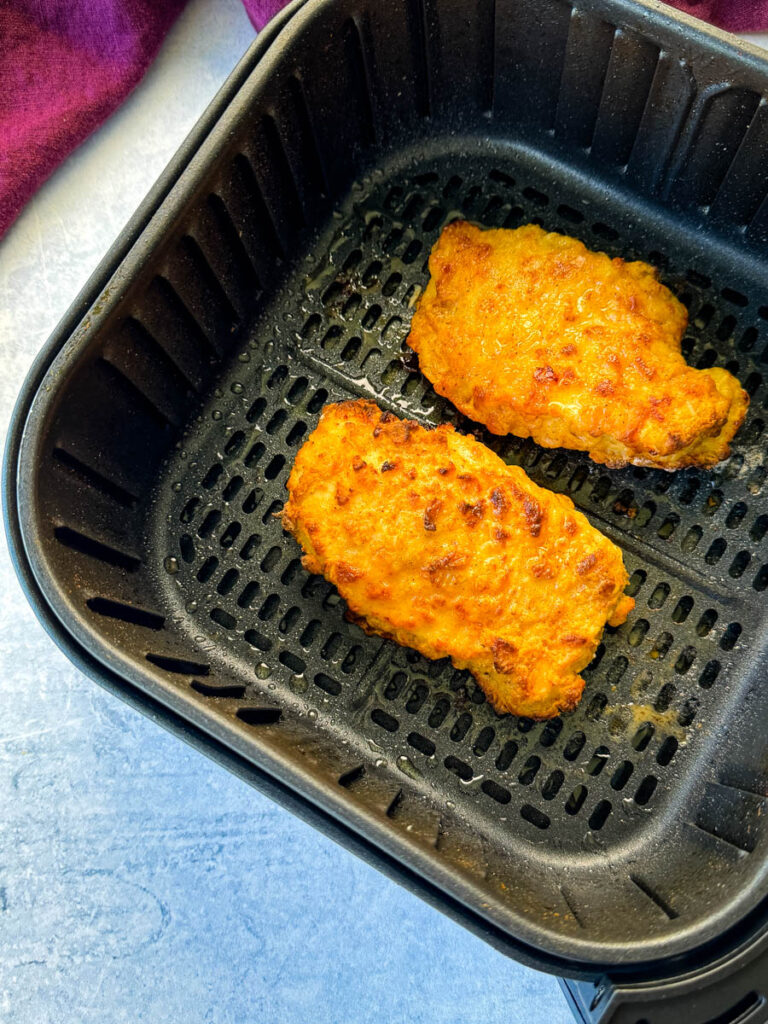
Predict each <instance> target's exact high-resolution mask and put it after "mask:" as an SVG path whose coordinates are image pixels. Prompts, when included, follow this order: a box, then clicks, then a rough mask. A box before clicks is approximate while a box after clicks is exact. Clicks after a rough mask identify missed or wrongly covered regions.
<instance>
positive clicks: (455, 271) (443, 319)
mask: <svg viewBox="0 0 768 1024" xmlns="http://www.w3.org/2000/svg"><path fill="white" fill-rule="evenodd" d="M429 270H430V275H431V277H430V281H429V284H428V285H427V287H426V289H425V291H424V294H423V296H422V298H421V301H420V303H419V306H418V308H417V310H416V313H415V314H414V317H413V322H412V324H411V332H410V336H409V338H408V343H409V345H410V346H411V347H412V348H413V349H414V351H415V352H417V353H418V356H419V364H420V367H421V371H422V373H423V374H424V376H425V377H427V378H428V380H430V381H431V383H432V385H433V386H434V389H435V391H437V393H438V394H440V395H443V396H444V397H446V398H448V399H450V401H451V402H453V404H454V405H455V406H457V407H458V408H459V409H460V410H461V412H463V413H464V414H465V415H467V416H469V417H471V418H472V419H473V420H477V421H478V422H480V423H484V424H485V425H486V426H487V427H488V429H489V430H490V431H491V432H492V433H494V434H516V435H517V436H518V437H532V438H533V439H534V441H536V442H537V443H538V444H540V445H543V446H544V447H545V448H559V447H563V448H575V449H578V450H579V451H585V452H588V453H589V455H590V457H591V458H592V459H594V461H595V462H601V463H605V465H607V466H610V467H613V468H618V467H620V466H624V465H626V464H627V463H632V464H633V465H636V466H652V467H656V468H659V469H666V470H676V469H682V468H684V467H685V466H700V467H707V466H713V465H715V464H716V463H718V462H720V461H721V460H722V459H725V458H726V457H727V456H728V455H729V454H730V449H729V444H730V442H731V440H732V438H733V436H734V434H735V433H736V431H737V430H738V429H739V427H740V426H741V424H742V422H743V420H744V416H745V415H746V411H747V406H748V404H749V398H748V396H747V394H746V392H745V391H743V390H742V388H741V386H740V385H739V382H738V381H737V380H736V378H735V377H734V376H732V374H730V373H728V372H727V370H723V369H720V368H719V367H713V368H712V369H707V370H696V369H693V367H690V366H688V365H687V364H686V362H685V359H684V358H683V356H682V354H681V349H680V342H681V339H682V336H683V332H684V331H685V328H686V324H687V321H688V314H687V311H686V309H685V307H684V306H683V305H682V303H680V302H678V300H677V299H676V298H675V296H674V295H673V294H672V293H671V292H670V291H669V289H668V288H666V287H664V285H662V284H661V283H660V282H659V281H658V278H657V272H656V270H655V269H654V268H653V267H651V266H649V265H648V264H647V263H641V262H633V263H627V262H625V261H624V260H622V259H611V258H610V257H608V256H607V255H606V254H605V253H600V252H591V251H590V250H589V249H587V248H586V246H584V245H583V244H582V243H581V242H579V241H577V240H576V239H575V238H569V237H567V236H566V235H558V234H554V233H547V232H546V231H544V230H542V228H540V227H537V226H536V225H534V224H528V225H526V226H524V227H521V228H517V229H515V230H509V229H503V228H498V229H490V230H481V229H479V228H477V227H474V226H473V225H471V224H468V223H466V222H465V221H456V222H454V223H452V224H449V225H448V226H447V227H446V228H445V229H444V230H443V232H442V234H441V235H440V238H439V239H438V241H437V243H436V244H435V246H434V248H433V249H432V254H431V256H430V259H429Z"/></svg>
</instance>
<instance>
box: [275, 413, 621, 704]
mask: <svg viewBox="0 0 768 1024" xmlns="http://www.w3.org/2000/svg"><path fill="white" fill-rule="evenodd" d="M287 486H288V492H289V495H290V498H289V501H288V502H287V504H286V506H285V510H284V513H283V524H284V526H285V528H286V529H287V530H289V531H290V532H291V533H292V534H293V535H294V536H295V537H296V539H297V540H298V542H299V543H300V544H301V546H302V548H303V549H304V552H305V554H304V559H303V562H304V565H305V567H306V568H307V569H308V570H309V571H310V572H313V573H321V574H322V575H323V576H325V578H326V579H327V580H330V581H331V583H333V584H334V585H335V586H336V587H337V588H338V590H339V593H340V594H341V596H342V597H343V598H344V599H345V601H346V602H347V606H348V610H349V616H350V617H351V618H352V619H353V620H355V621H357V622H358V623H359V625H361V626H362V628H363V629H365V630H366V632H369V633H374V634H378V635H379V636H383V637H387V638H389V639H392V640H396V641H397V642H398V643H401V644H404V645H405V646H407V647H412V648H415V649H416V650H418V651H420V652H421V653H422V654H424V655H426V657H428V658H444V657H446V656H448V657H450V658H451V660H452V662H453V664H454V665H455V666H456V668H459V669H464V668H467V669H469V670H470V672H471V673H472V674H473V675H474V677H475V678H476V679H477V681H478V682H479V684H480V685H481V686H482V688H483V690H484V691H485V693H486V695H487V697H488V699H489V700H490V701H491V703H492V704H493V706H494V707H495V708H496V709H497V710H498V711H509V712H513V713H515V714H518V715H528V716H530V717H531V718H550V717H552V716H554V715H557V714H558V713H559V712H560V711H567V710H570V709H571V708H574V707H575V706H576V704H577V703H578V701H579V699H580V697H581V693H582V690H583V689H584V680H583V679H582V678H581V676H580V675H579V673H580V672H581V670H582V669H584V668H585V667H586V666H587V665H588V664H589V662H590V661H591V660H592V657H593V655H594V653H595V650H596V648H597V645H598V643H599V641H600V636H601V634H602V632H603V628H604V626H605V624H606V622H609V623H611V624H612V625H619V624H620V623H622V622H624V620H625V619H626V617H627V615H628V614H629V611H630V610H631V608H632V607H633V605H634V602H633V600H632V599H631V598H629V597H625V596H624V593H623V591H624V587H625V586H626V584H627V579H628V577H627V573H626V570H625V568H624V564H623V562H622V558H621V552H620V550H619V549H618V548H617V547H616V546H615V545H614V544H612V543H611V542H610V541H609V540H608V539H607V538H605V537H603V536H602V534H600V533H598V531H597V530H595V529H594V528H593V527H592V526H591V525H590V524H589V522H588V521H587V520H586V518H585V517H584V516H583V515H582V514H581V513H580V512H577V511H576V509H575V507H574V505H573V502H572V501H571V500H570V499H569V498H567V497H565V496H564V495H560V494H552V493H551V492H549V491H546V490H543V489H542V488H541V487H538V486H537V485H536V484H534V483H533V481H532V480H530V479H529V478H528V476H527V475H526V474H525V473H524V472H523V470H522V469H519V468H518V467H516V466H507V465H505V464H504V462H502V460H501V459H500V458H499V457H498V456H497V455H496V454H494V452H492V451H491V450H490V449H489V448H486V447H485V445H483V444H481V443H480V442H479V441H477V440H475V438H473V437H465V436H464V435H462V434H459V433H457V432H456V431H455V430H454V429H453V427H450V426H447V425H443V426H440V427H437V428H436V429H435V430H427V429H425V428H423V427H421V426H419V425H418V424H416V423H414V422H412V421H410V420H400V419H398V418H397V417H396V416H393V415H392V414H391V413H386V412H385V413H382V412H381V410H380V409H379V408H378V406H376V405H375V403H373V402H369V401H356V402H344V403H341V404H339V405H328V406H326V407H325V409H324V410H323V413H322V416H321V418H320V422H319V424H318V426H317V428H316V429H315V430H314V431H313V433H312V434H311V435H310V436H309V438H308V439H307V441H306V442H305V444H304V445H303V447H302V448H301V450H300V451H299V453H298V455H297V456H296V462H295V463H294V466H293V470H292V472H291V475H290V478H289V480H288V485H287Z"/></svg>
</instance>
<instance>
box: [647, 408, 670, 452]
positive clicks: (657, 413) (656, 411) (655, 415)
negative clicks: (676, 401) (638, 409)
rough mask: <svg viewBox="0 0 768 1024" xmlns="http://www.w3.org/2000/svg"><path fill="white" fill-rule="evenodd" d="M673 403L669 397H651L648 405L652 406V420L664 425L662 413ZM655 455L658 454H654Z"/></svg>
mask: <svg viewBox="0 0 768 1024" xmlns="http://www.w3.org/2000/svg"><path fill="white" fill-rule="evenodd" d="M671 402H672V399H671V398H670V396H669V395H664V396H663V398H656V397H654V396H651V398H649V399H648V404H649V405H650V406H651V418H652V419H654V420H658V422H659V423H663V422H664V417H663V415H662V413H661V410H662V409H666V407H667V406H668V405H670V404H671ZM653 454H656V453H655V452H654V453H653Z"/></svg>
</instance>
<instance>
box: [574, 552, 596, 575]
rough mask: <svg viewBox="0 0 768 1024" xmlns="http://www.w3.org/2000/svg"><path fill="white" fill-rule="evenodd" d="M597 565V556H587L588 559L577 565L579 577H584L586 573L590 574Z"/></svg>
mask: <svg viewBox="0 0 768 1024" xmlns="http://www.w3.org/2000/svg"><path fill="white" fill-rule="evenodd" d="M596 563H597V555H595V554H591V555H587V556H586V558H582V560H581V561H580V562H579V563H577V565H576V572H577V573H578V574H579V576H584V575H585V573H588V572H589V570H590V569H592V568H594V566H595V565H596Z"/></svg>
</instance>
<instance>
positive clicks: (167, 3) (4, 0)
mask: <svg viewBox="0 0 768 1024" xmlns="http://www.w3.org/2000/svg"><path fill="white" fill-rule="evenodd" d="M219 2H222V3H223V2H224V0H219ZM381 2H382V3H384V2H386V0H381ZM670 2H671V3H672V4H673V6H675V7H678V8H679V9H680V10H683V11H687V12H688V13H689V14H694V15H697V16H698V17H700V18H706V19H707V20H709V21H712V22H714V23H715V24H717V25H719V26H720V27H722V28H726V29H729V30H730V31H732V32H751V31H758V30H760V29H768V0H670ZM184 3H185V0H0V236H2V235H3V234H4V233H5V231H7V229H8V228H9V227H10V225H11V224H12V223H13V221H14V220H15V218H16V217H17V216H18V214H19V212H20V210H21V208H22V207H23V205H24V203H26V202H27V200H28V199H29V198H30V196H31V195H32V194H33V193H34V192H35V190H36V189H37V188H38V187H39V186H40V185H41V184H42V183H43V182H44V181H45V179H46V178H47V177H48V176H49V175H50V174H51V172H52V171H53V170H54V169H55V168H56V167H57V166H58V165H59V164H60V163H61V161H62V160H63V159H64V158H65V157H66V156H68V155H69V153H71V152H72V150H73V149H74V148H75V147H76V146H78V145H79V144H80V143H81V142H82V141H83V140H84V139H86V138H87V137H88V136H89V135H90V134H91V132H93V131H94V130H95V129H96V128H98V126H99V125H100V124H101V123H102V121H104V120H105V118H107V117H108V116H109V114H110V113H111V112H112V111H113V110H114V109H115V108H116V107H117V106H119V104H120V103H121V102H122V101H123V100H124V99H125V97H126V96H127V95H128V93H129V92H131V90H132V89H133V88H134V86H135V85H136V84H137V83H138V82H139V81H140V80H141V78H142V76H143V75H144V72H145V71H146V70H147V68H148V67H149V65H150V63H151V61H152V59H153V58H154V56H155V54H156V53H157V50H158V49H159V47H160V44H161V43H162V41H163V39H164V37H165V34H166V32H167V31H168V29H169V28H170V27H171V25H172V24H173V22H174V21H175V19H176V17H177V16H178V14H179V12H180V11H181V9H182V7H183V6H184ZM243 3H244V5H245V9H246V11H247V12H248V16H249V18H250V19H251V21H252V23H253V25H254V27H255V28H256V29H257V30H258V29H261V28H263V27H264V25H266V23H267V22H268V21H269V19H270V18H271V17H272V16H273V15H274V14H276V13H277V11H279V10H280V9H281V8H282V7H284V6H285V4H286V3H287V0H243Z"/></svg>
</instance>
